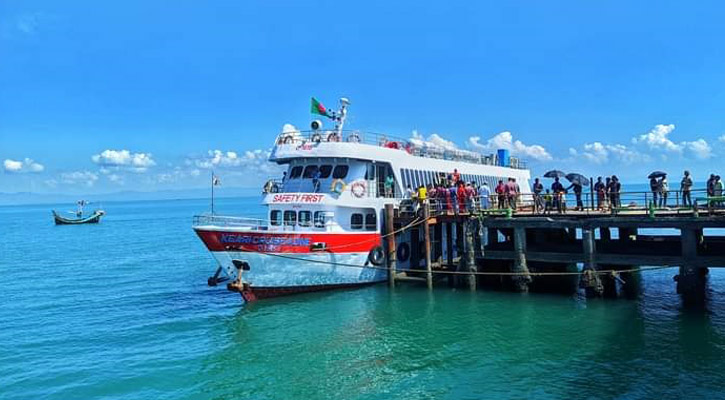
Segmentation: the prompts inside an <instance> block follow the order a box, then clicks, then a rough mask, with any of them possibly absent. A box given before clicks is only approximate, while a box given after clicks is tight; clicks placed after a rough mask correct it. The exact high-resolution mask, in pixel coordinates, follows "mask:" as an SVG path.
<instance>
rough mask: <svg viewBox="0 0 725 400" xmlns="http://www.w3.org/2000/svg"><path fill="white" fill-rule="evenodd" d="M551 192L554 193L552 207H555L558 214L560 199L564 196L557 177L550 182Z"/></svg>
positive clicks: (560, 209)
mask: <svg viewBox="0 0 725 400" xmlns="http://www.w3.org/2000/svg"><path fill="white" fill-rule="evenodd" d="M551 192H552V193H554V207H556V210H557V211H558V212H559V214H561V211H562V204H561V200H562V197H563V196H564V185H562V184H561V182H559V178H554V183H552V184H551Z"/></svg>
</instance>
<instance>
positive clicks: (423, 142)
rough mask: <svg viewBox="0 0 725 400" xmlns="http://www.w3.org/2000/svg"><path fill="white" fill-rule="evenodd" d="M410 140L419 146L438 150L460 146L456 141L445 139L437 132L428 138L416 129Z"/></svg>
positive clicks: (454, 148) (453, 148)
mask: <svg viewBox="0 0 725 400" xmlns="http://www.w3.org/2000/svg"><path fill="white" fill-rule="evenodd" d="M408 140H409V141H410V142H411V143H413V144H414V145H415V146H418V147H423V148H429V149H430V148H433V149H438V150H458V146H457V145H456V144H455V143H453V142H452V141H450V140H446V139H444V138H443V137H442V136H441V135H439V134H437V133H434V134H432V135H430V136H428V139H426V138H425V136H423V135H421V134H420V133H418V131H415V130H414V131H413V132H412V133H411V137H410V139H408Z"/></svg>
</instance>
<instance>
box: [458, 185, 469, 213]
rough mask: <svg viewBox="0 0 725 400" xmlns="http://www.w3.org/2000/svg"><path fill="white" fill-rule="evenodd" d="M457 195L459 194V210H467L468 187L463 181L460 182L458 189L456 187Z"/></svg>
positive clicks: (462, 211)
mask: <svg viewBox="0 0 725 400" xmlns="http://www.w3.org/2000/svg"><path fill="white" fill-rule="evenodd" d="M456 196H458V212H461V213H464V212H466V204H467V203H468V194H467V193H466V187H465V186H464V185H463V182H458V189H456Z"/></svg>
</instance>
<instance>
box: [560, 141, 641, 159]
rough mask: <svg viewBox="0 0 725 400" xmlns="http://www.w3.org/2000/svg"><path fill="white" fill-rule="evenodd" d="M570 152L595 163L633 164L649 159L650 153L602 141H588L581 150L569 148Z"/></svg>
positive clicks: (574, 155)
mask: <svg viewBox="0 0 725 400" xmlns="http://www.w3.org/2000/svg"><path fill="white" fill-rule="evenodd" d="M569 154H570V155H571V156H573V157H581V158H583V159H584V160H586V161H589V162H591V163H594V164H604V163H607V162H609V161H616V162H621V163H623V164H633V163H636V162H641V161H647V160H649V156H648V155H646V154H643V153H640V152H638V151H637V150H635V149H632V148H629V147H627V146H625V145H623V144H604V143H602V142H594V143H586V144H584V146H582V149H581V150H577V149H574V148H569Z"/></svg>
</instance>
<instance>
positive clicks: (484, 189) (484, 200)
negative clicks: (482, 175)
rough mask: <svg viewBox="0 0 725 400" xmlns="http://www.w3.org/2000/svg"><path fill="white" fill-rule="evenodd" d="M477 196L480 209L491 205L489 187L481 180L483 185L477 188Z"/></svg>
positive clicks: (485, 208)
mask: <svg viewBox="0 0 725 400" xmlns="http://www.w3.org/2000/svg"><path fill="white" fill-rule="evenodd" d="M478 198H479V200H478V201H479V202H481V209H482V210H487V209H488V208H489V207H491V203H490V198H491V188H489V187H488V183H486V182H483V185H481V187H480V188H478Z"/></svg>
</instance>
